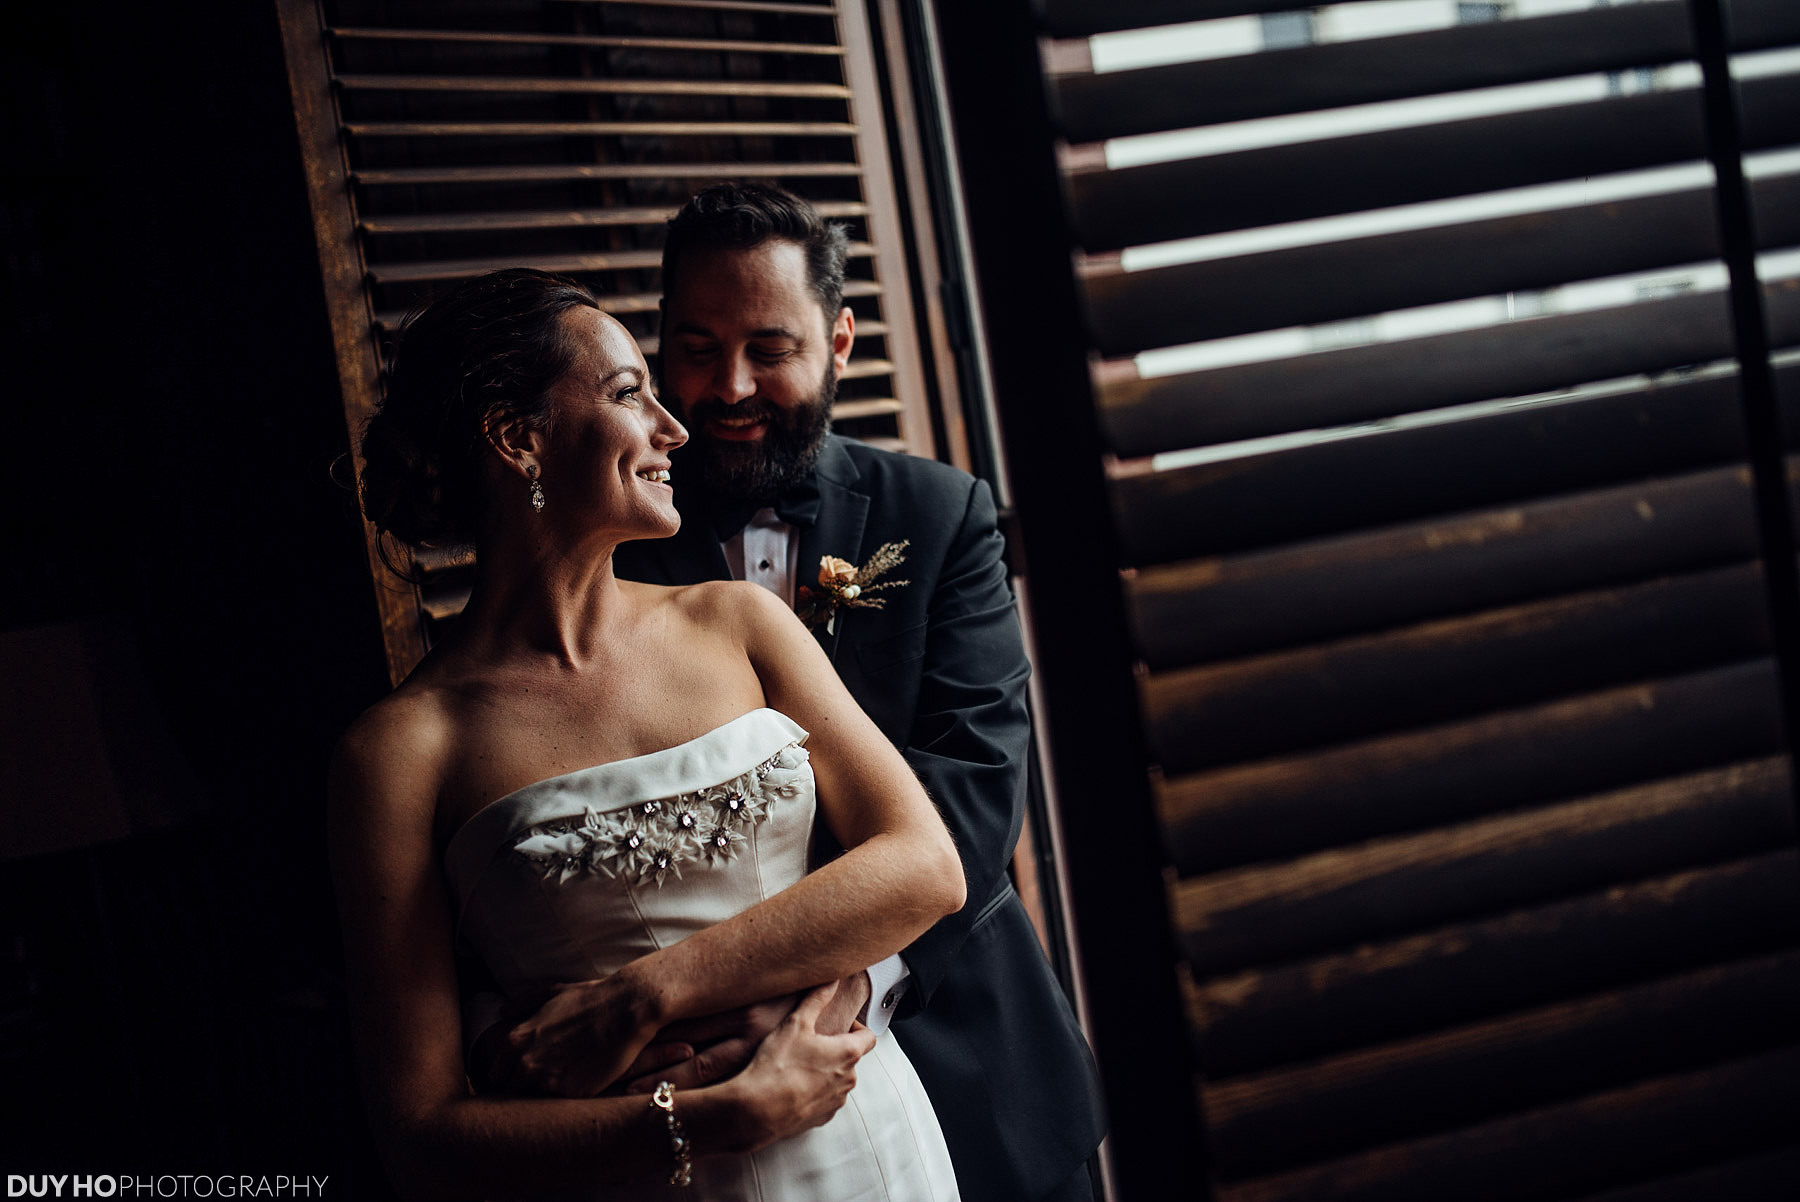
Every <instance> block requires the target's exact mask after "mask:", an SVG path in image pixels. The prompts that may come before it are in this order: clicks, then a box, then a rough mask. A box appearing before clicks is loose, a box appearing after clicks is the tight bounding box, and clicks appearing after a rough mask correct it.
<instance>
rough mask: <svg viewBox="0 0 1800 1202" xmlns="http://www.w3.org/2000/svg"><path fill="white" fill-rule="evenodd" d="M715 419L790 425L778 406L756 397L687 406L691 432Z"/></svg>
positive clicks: (703, 402)
mask: <svg viewBox="0 0 1800 1202" xmlns="http://www.w3.org/2000/svg"><path fill="white" fill-rule="evenodd" d="M715 417H724V418H731V419H733V420H737V421H745V420H749V421H759V422H767V423H769V424H770V425H771V426H783V427H785V426H787V425H789V424H790V422H789V420H788V414H787V412H786V411H785V410H783V409H782V408H781V407H780V406H779V405H773V404H770V403H769V402H768V401H764V400H758V399H757V398H756V397H751V398H750V399H749V400H747V401H738V402H737V403H736V404H730V405H728V404H726V403H725V402H723V401H700V402H697V403H696V404H693V405H689V406H688V412H687V424H688V425H689V426H690V427H692V428H693V432H696V433H697V432H699V429H700V428H701V427H703V426H704V425H705V424H706V423H707V422H708V421H710V420H712V419H713V418H715Z"/></svg>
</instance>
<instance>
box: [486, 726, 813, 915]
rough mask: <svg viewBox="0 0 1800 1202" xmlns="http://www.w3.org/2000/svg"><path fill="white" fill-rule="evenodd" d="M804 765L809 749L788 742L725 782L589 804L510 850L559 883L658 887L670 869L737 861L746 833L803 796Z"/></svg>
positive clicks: (531, 831) (529, 832)
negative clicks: (586, 878)
mask: <svg viewBox="0 0 1800 1202" xmlns="http://www.w3.org/2000/svg"><path fill="white" fill-rule="evenodd" d="M806 761H807V755H806V748H804V747H802V746H800V744H799V743H798V742H794V743H789V744H788V745H787V746H785V747H783V748H782V749H781V750H780V751H777V752H776V753H775V754H774V755H772V756H770V757H769V758H768V759H766V760H764V761H763V762H762V763H760V764H758V765H756V767H754V768H752V769H750V770H749V771H748V772H745V773H744V774H742V775H741V776H738V777H735V778H733V779H732V780H728V781H726V782H725V783H723V784H719V785H713V786H712V787H710V788H706V789H699V790H696V791H695V792H692V793H680V794H677V795H676V796H674V797H665V798H660V799H657V800H654V801H642V802H638V803H636V804H635V805H630V806H626V807H624V808H622V809H617V810H608V811H606V812H605V813H601V812H599V811H597V810H595V809H593V808H592V807H591V806H590V807H589V808H588V810H587V812H586V813H585V814H584V815H583V816H582V817H580V818H563V819H558V820H557V821H554V822H546V823H542V824H540V825H538V826H535V827H532V828H530V829H529V830H527V831H526V832H525V833H524V834H523V835H521V836H520V838H519V839H518V841H517V842H515V843H514V844H513V848H512V850H513V851H514V852H515V853H516V854H518V855H521V856H524V857H525V858H526V859H527V860H530V861H531V862H532V863H534V864H536V865H538V866H539V867H541V868H542V869H543V873H544V877H545V879H549V878H552V877H554V878H556V880H557V882H558V883H561V882H563V881H567V880H569V879H570V878H571V877H574V876H578V875H580V874H582V873H594V872H599V873H604V874H605V875H606V876H609V877H618V878H620V879H622V880H625V881H626V882H628V883H630V884H633V885H648V884H655V885H657V886H659V887H660V886H661V885H662V883H663V879H664V878H665V877H667V876H668V875H669V874H670V873H671V872H672V873H674V874H675V875H676V876H677V877H679V876H680V875H681V869H682V866H683V865H692V864H696V863H700V862H702V861H704V862H705V863H707V864H708V865H717V864H721V863H725V862H728V861H730V860H731V859H732V858H733V857H735V856H736V855H737V852H738V849H739V848H740V847H742V846H743V844H744V842H745V836H744V832H745V831H746V830H749V829H750V828H752V827H755V826H757V825H758V824H760V823H762V822H764V821H765V820H767V818H768V816H769V807H770V806H771V805H773V804H774V803H776V802H778V801H786V800H791V799H792V798H795V797H798V796H800V794H801V792H802V789H803V783H804V779H805V772H804V768H805V766H806ZM740 762H742V761H740Z"/></svg>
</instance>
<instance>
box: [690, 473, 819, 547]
mask: <svg viewBox="0 0 1800 1202" xmlns="http://www.w3.org/2000/svg"><path fill="white" fill-rule="evenodd" d="M767 508H773V509H774V510H775V516H776V517H778V518H780V519H781V520H782V521H784V522H786V523H787V524H788V525H790V526H811V525H814V524H815V523H817V522H818V520H819V481H818V478H817V477H816V476H814V475H813V474H812V473H811V472H808V473H807V475H806V478H805V479H803V480H800V481H798V482H797V483H795V484H794V485H792V486H791V487H790V488H789V489H788V490H787V491H786V492H784V493H782V494H781V495H780V496H778V497H776V498H775V499H774V500H773V501H734V500H727V499H725V498H724V497H714V498H713V499H712V501H711V504H710V506H709V511H710V516H711V518H712V527H713V532H714V533H715V534H717V535H718V536H719V541H720V542H725V541H727V540H728V539H730V538H732V537H733V536H735V535H736V534H737V532H738V531H740V530H742V529H743V528H744V527H745V526H748V525H749V524H750V519H751V518H753V517H755V516H756V511H757V510H759V509H767Z"/></svg>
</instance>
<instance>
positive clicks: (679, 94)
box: [281, 0, 935, 681]
mask: <svg viewBox="0 0 1800 1202" xmlns="http://www.w3.org/2000/svg"><path fill="white" fill-rule="evenodd" d="M281 14H282V24H283V33H284V37H285V40H286V44H287V53H288V62H289V74H290V80H291V83H292V86H293V90H294V95H295V104H296V111H297V114H298V118H299V121H300V125H301V137H302V144H303V147H304V148H305V151H304V153H305V157H306V160H307V163H306V165H307V171H308V177H309V186H310V188H311V191H312V200H313V211H314V216H315V224H316V227H317V234H318V242H319V249H320V260H321V267H322V271H323V273H324V276H325V280H326V283H327V291H328V293H329V294H330V295H329V300H330V304H331V306H332V321H333V330H334V335H335V337H336V341H337V348H338V358H339V367H340V375H341V377H342V380H343V384H344V402H345V410H346V416H347V418H348V420H349V424H350V428H351V432H352V441H353V442H354V441H356V440H358V439H359V437H360V431H361V428H362V425H363V423H364V422H365V421H366V420H367V417H368V415H369V413H370V412H371V411H372V409H373V406H374V404H375V402H376V399H377V397H378V396H379V388H380V373H381V369H382V357H383V355H384V354H385V352H386V350H387V348H388V343H389V339H390V337H391V335H392V333H393V332H394V330H395V329H396V328H397V327H398V325H399V323H400V321H401V320H402V319H403V318H404V316H405V315H406V313H407V312H408V311H409V310H411V309H412V308H414V307H415V306H417V305H419V304H421V303H423V302H424V301H426V300H428V299H429V298H430V297H431V296H432V295H433V294H434V292H436V291H438V290H440V289H442V288H443V287H445V286H447V285H448V284H450V283H453V282H454V281H456V280H460V279H464V278H467V277H469V276H472V275H476V274H479V273H481V272H484V271H489V270H492V269H495V268H499V267H505V266H514V265H525V266H535V267H542V268H545V269H547V270H552V271H559V272H565V273H568V274H571V275H574V276H577V277H578V278H581V279H583V280H585V281H586V282H588V283H589V284H590V286H592V287H593V288H594V290H595V291H596V292H597V293H598V294H599V296H600V299H601V303H602V305H603V306H604V307H605V308H606V310H607V311H608V312H609V313H611V314H612V315H613V316H615V317H617V318H619V319H620V320H621V321H623V322H624V323H625V324H626V325H627V327H628V328H630V329H631V330H632V332H633V333H634V334H635V335H636V336H637V337H638V339H639V341H640V342H641V343H642V344H643V347H644V350H645V353H646V355H651V356H653V355H654V354H655V353H656V350H657V338H656V324H655V322H656V307H657V301H658V298H659V297H660V295H661V281H660V278H659V276H660V273H659V271H658V263H659V261H660V257H661V246H662V233H663V224H664V222H665V221H666V220H667V219H668V217H670V216H671V215H672V214H673V213H674V211H675V209H676V208H677V207H679V205H680V204H681V203H682V202H683V201H685V200H686V199H687V197H688V196H689V195H691V194H692V193H693V191H694V190H695V189H697V188H698V187H701V186H703V185H705V184H707V183H709V182H713V181H716V180H720V179H733V178H754V179H761V180H767V181H772V182H777V183H780V184H782V185H783V186H785V187H788V188H790V189H792V190H794V191H795V192H798V193H800V194H801V195H803V196H806V197H807V198H809V199H811V200H813V201H814V202H815V203H816V204H817V205H818V206H819V208H820V210H821V211H822V212H823V213H825V214H826V215H827V216H829V217H832V218H836V219H840V220H843V221H846V222H847V223H849V224H850V226H851V231H852V241H853V249H852V259H851V266H850V280H849V283H848V286H847V288H846V297H847V302H848V303H849V304H850V306H851V307H852V308H853V309H854V310H855V311H856V314H857V349H856V357H855V359H854V360H853V361H852V362H851V364H850V367H849V369H848V371H847V372H846V373H845V375H844V378H843V380H842V381H841V382H840V386H839V400H838V403H837V406H836V409H835V410H834V413H833V419H834V422H835V424H836V427H837V428H838V429H839V430H840V431H841V432H843V433H847V434H850V435H853V436H856V437H860V438H864V439H866V440H868V441H870V442H873V443H875V444H877V445H882V446H887V447H889V448H892V449H900V450H908V451H911V452H913V453H916V454H923V455H930V454H933V453H934V450H935V448H934V444H933V435H932V425H931V420H930V402H929V401H928V398H927V391H926V389H927V385H926V381H925V378H924V375H923V372H922V369H921V363H920V352H919V349H918V343H917V334H916V331H915V324H914V319H913V310H912V302H911V300H910V298H909V295H908V292H907V278H908V272H907V269H906V261H905V257H904V256H905V248H904V244H903V241H902V237H901V227H900V211H899V207H898V204H897V201H896V199H895V190H894V186H893V182H892V180H891V178H890V175H889V169H888V151H887V146H886V142H885V135H884V132H883V120H882V109H881V99H880V95H879V89H878V84H877V80H876V68H875V61H874V56H873V52H872V48H871V45H870V36H869V30H868V28H867V18H866V15H865V13H864V11H863V9H862V7H861V6H860V4H857V3H848V4H842V5H837V4H833V3H830V2H829V0H782V2H775V0H632V2H626V0H548V2H546V3H542V4H533V5H518V4H511V3H503V2H500V0H469V2H463V3H454V4H446V3H437V2H426V0H414V2H410V3H409V2H400V0H393V2H388V0H326V2H325V3H323V4H320V3H316V2H315V0H281ZM371 538H373V535H372V534H371ZM370 558H371V566H372V569H373V571H374V572H375V577H376V589H377V594H378V596H379V598H380V599H381V609H382V618H383V627H384V631H385V633H386V638H387V646H388V658H389V667H390V670H391V673H392V675H393V677H394V679H395V680H396V681H398V680H399V679H400V678H401V677H403V676H404V675H405V673H406V672H407V671H409V670H410V669H411V667H412V665H413V664H414V663H415V662H417V659H418V657H419V656H420V655H421V654H422V653H423V651H424V648H425V645H426V644H427V642H428V641H429V638H430V635H431V632H432V630H433V629H434V628H435V627H436V625H437V624H438V623H440V622H442V621H444V620H447V619H449V618H451V617H453V616H454V615H455V614H456V613H457V612H459V611H460V610H461V608H462V605H463V602H464V600H465V599H466V597H467V588H468V563H469V560H468V557H467V556H466V554H463V555H459V554H454V553H444V552H434V553H426V554H422V555H421V556H420V557H419V560H418V563H419V566H420V567H421V568H422V569H424V583H423V585H422V587H420V588H419V589H417V590H414V589H412V588H411V587H409V586H404V585H401V584H399V583H397V582H396V581H395V580H394V579H393V577H392V575H391V573H388V572H387V571H386V570H385V568H383V567H382V565H381V564H380V562H379V560H378V558H377V557H376V555H375V554H374V551H373V543H371V556H370Z"/></svg>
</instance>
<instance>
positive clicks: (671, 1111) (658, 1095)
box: [650, 1081, 694, 1185]
mask: <svg viewBox="0 0 1800 1202" xmlns="http://www.w3.org/2000/svg"><path fill="white" fill-rule="evenodd" d="M650 1104H651V1105H652V1106H654V1107H656V1108H657V1109H658V1110H660V1111H662V1112H663V1119H664V1121H666V1122H667V1123H668V1125H669V1151H670V1153H671V1154H673V1155H674V1157H675V1170H674V1171H673V1172H672V1173H670V1174H669V1184H670V1185H688V1184H690V1183H691V1182H692V1181H693V1179H694V1158H693V1156H692V1155H691V1154H690V1153H689V1150H688V1141H687V1132H686V1131H684V1130H682V1127H681V1120H680V1119H678V1118H676V1117H675V1087H674V1086H673V1085H670V1084H669V1083H668V1082H667V1081H659V1082H657V1084H656V1092H655V1093H653V1094H651V1095H650Z"/></svg>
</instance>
